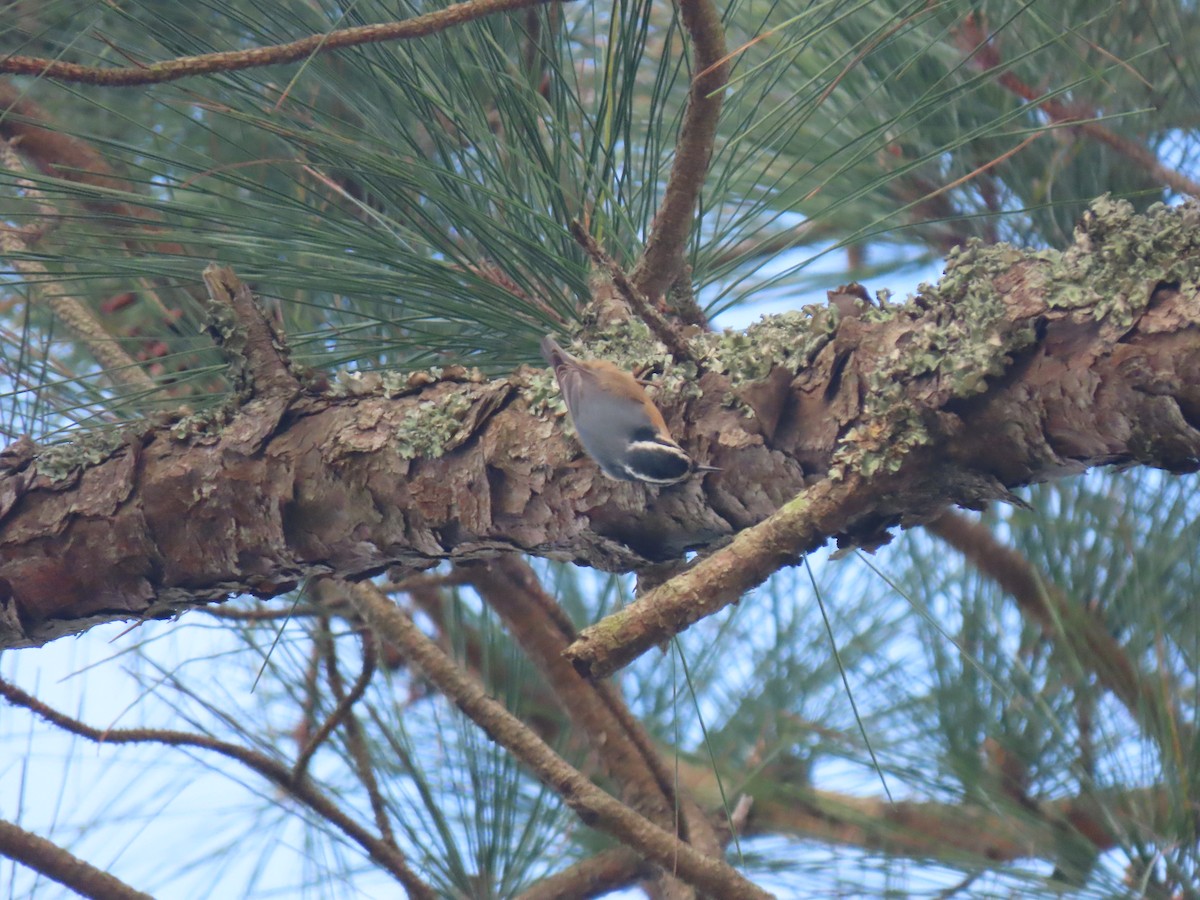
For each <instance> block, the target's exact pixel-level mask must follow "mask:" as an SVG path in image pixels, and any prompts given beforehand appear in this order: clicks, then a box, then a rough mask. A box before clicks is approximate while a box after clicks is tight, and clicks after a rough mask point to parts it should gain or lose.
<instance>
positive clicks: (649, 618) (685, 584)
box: [565, 477, 888, 678]
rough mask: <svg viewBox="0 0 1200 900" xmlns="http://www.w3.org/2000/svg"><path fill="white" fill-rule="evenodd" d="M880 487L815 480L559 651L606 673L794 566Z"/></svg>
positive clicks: (588, 672) (586, 668) (597, 674)
mask: <svg viewBox="0 0 1200 900" xmlns="http://www.w3.org/2000/svg"><path fill="white" fill-rule="evenodd" d="M887 489H888V485H887V479H881V480H880V482H873V481H870V480H865V479H861V478H857V477H852V478H848V479H846V480H844V481H840V482H838V481H833V480H826V481H823V482H821V483H820V484H818V485H816V486H815V487H813V488H810V489H809V490H808V491H806V492H804V493H803V494H801V495H800V496H798V497H796V498H795V499H794V500H792V501H791V502H790V503H788V504H786V505H785V506H784V507H783V508H782V509H781V510H779V512H777V513H775V515H773V516H771V517H770V518H769V519H767V520H766V521H765V522H763V523H761V524H759V525H755V526H754V527H753V528H749V529H747V530H745V531H743V532H741V533H740V534H738V535H737V536H736V537H735V538H734V539H733V541H732V543H730V544H729V545H727V546H725V547H722V548H721V549H720V550H718V551H717V552H716V553H714V554H712V555H711V556H709V557H706V558H705V559H702V560H700V561H699V562H698V563H696V564H695V565H694V566H692V567H691V568H690V569H688V570H687V571H685V572H683V573H681V574H679V575H677V576H675V577H674V578H672V579H671V580H670V581H668V582H666V583H665V584H663V585H660V586H659V587H657V588H654V589H653V590H651V591H649V592H648V593H646V594H644V595H643V596H641V597H639V598H638V599H637V600H635V601H634V602H633V603H631V604H629V605H628V606H626V607H624V608H623V609H620V610H618V611H617V612H615V613H611V614H610V615H608V616H606V617H605V618H603V619H601V620H600V621H599V622H597V623H596V624H595V625H592V626H590V627H588V628H585V629H583V631H581V632H580V633H579V637H578V638H577V639H576V640H575V642H574V643H572V644H571V646H570V647H568V648H567V649H566V651H565V656H566V657H567V659H569V660H570V661H571V663H572V665H574V666H575V669H576V671H578V672H579V673H580V674H581V675H583V676H584V677H585V678H605V677H607V676H609V675H611V674H612V673H613V672H615V671H617V670H618V669H620V668H622V667H624V666H627V665H628V664H629V663H631V662H633V660H635V659H637V658H638V657H639V656H641V655H642V654H643V653H645V652H646V651H647V650H649V649H650V648H651V647H655V646H657V645H659V644H661V643H662V642H663V641H664V640H666V639H667V638H669V637H671V636H672V635H675V634H678V633H679V632H681V631H683V630H684V629H685V628H688V627H690V626H691V625H694V624H695V623H696V622H698V621H700V619H702V618H704V617H705V616H711V615H712V614H713V613H715V612H718V611H719V610H722V609H724V608H725V607H726V606H728V605H729V604H731V603H736V602H737V601H738V600H740V599H741V597H742V595H743V594H744V593H745V592H746V591H748V590H750V589H751V588H754V587H757V586H758V585H760V584H762V583H763V582H764V581H766V580H767V579H768V578H770V577H771V575H773V574H774V573H775V572H776V571H778V570H779V569H780V568H783V567H784V566H789V565H793V564H794V563H795V562H796V561H797V558H798V557H800V556H801V555H803V554H804V553H807V552H808V551H810V550H813V549H815V548H816V547H817V546H819V545H820V544H822V543H824V541H825V539H826V537H827V536H828V535H831V534H837V533H838V532H839V531H842V530H844V529H846V528H847V527H848V526H849V525H850V523H851V521H852V520H853V517H854V516H855V514H858V513H861V512H862V511H863V510H864V509H865V508H867V507H868V506H869V504H870V500H871V498H872V497H874V496H875V495H876V494H877V493H880V492H883V491H886V490H887Z"/></svg>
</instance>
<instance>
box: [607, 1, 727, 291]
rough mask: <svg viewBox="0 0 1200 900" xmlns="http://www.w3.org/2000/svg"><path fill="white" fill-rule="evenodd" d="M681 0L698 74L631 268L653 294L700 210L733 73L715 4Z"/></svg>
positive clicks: (666, 281)
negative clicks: (727, 85)
mask: <svg viewBox="0 0 1200 900" xmlns="http://www.w3.org/2000/svg"><path fill="white" fill-rule="evenodd" d="M678 2H679V12H680V15H681V16H682V17H683V25H684V28H685V29H687V33H688V37H689V38H690V40H691V44H692V52H693V53H694V54H695V60H694V63H693V67H694V70H695V72H696V74H695V75H693V76H692V84H691V88H690V89H689V90H688V99H687V108H686V109H685V110H684V113H683V124H682V125H681V126H680V129H679V138H678V139H677V140H676V142H675V160H674V162H673V163H672V164H671V174H670V176H669V177H668V178H667V187H666V191H665V193H664V194H663V200H662V204H661V205H660V206H659V207H658V212H657V213H656V214H655V216H654V221H653V223H652V224H651V226H650V233H649V235H648V236H647V238H646V247H645V249H644V250H643V251H642V256H641V259H639V260H638V262H637V265H635V266H634V267H633V271H632V272H631V273H630V281H631V282H632V283H633V285H634V287H635V288H637V290H638V291H639V292H641V293H642V294H644V295H646V296H647V297H649V298H651V299H652V300H653V299H655V298H658V297H661V296H662V295H663V294H664V293H666V290H667V288H669V287H670V286H671V285H672V284H673V283H674V281H675V276H676V275H677V274H678V273H679V270H680V267H681V266H682V265H683V256H684V248H685V246H686V244H687V239H688V235H690V234H691V231H692V221H693V219H694V218H695V216H696V199H697V198H698V197H699V196H700V190H701V188H703V187H704V181H705V179H706V178H707V177H708V164H709V161H710V160H711V159H712V151H713V143H714V141H715V140H716V135H717V120H718V119H719V118H720V115H721V104H722V102H723V100H724V89H725V82H726V81H727V80H728V78H729V62H728V60H727V59H725V29H724V27H723V26H722V25H721V15H720V13H718V12H717V9H716V7H715V6H714V5H713V4H712V2H711V0H678Z"/></svg>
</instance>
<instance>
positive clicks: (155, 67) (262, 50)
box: [0, 0, 551, 87]
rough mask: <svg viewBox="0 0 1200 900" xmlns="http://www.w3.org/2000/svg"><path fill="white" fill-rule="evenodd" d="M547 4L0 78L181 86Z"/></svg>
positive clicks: (5, 66) (15, 65) (29, 60)
mask: <svg viewBox="0 0 1200 900" xmlns="http://www.w3.org/2000/svg"><path fill="white" fill-rule="evenodd" d="M547 2H551V0H470V2H468V3H455V4H454V5H452V6H448V7H446V8H445V9H441V10H438V11H436V12H431V13H426V14H425V15H421V16H414V17H413V18H411V19H404V20H403V21H400V22H385V23H383V24H379V25H362V26H360V27H358V28H343V29H340V30H337V31H330V32H326V33H325V34H314V35H310V36H309V37H306V38H302V39H301V40H298V41H292V42H291V43H288V44H278V45H276V46H274V47H257V48H254V49H251V50H230V51H226V52H224V53H206V54H204V55H202V56H184V57H180V58H179V59H171V60H167V61H165V62H158V63H151V64H150V65H146V66H129V67H127V68H104V67H96V66H81V65H78V64H76V63H69V62H62V61H61V60H56V59H42V58H39V57H32V56H9V57H6V58H4V59H0V73H3V74H8V75H32V76H34V77H35V78H45V79H51V80H54V81H67V82H79V83H82V84H95V85H104V86H106V87H129V86H131V85H139V84H161V83H163V82H165V81H176V80H178V79H180V78H190V77H192V76H194V75H208V74H210V73H212V72H236V71H239V70H241V69H255V68H260V67H262V66H277V65H281V64H283V63H291V62H296V61H298V60H301V59H307V58H309V57H311V56H316V55H317V54H320V53H328V52H329V51H331V50H340V49H342V48H343V47H354V46H358V45H360V44H379V43H383V42H385V41H397V40H410V39H412V38H420V37H427V36H428V35H431V34H436V33H437V32H439V31H446V30H448V29H450V28H454V27H456V26H458V25H462V24H464V23H465V22H470V21H472V20H474V19H480V18H483V17H484V16H490V15H492V14H493V13H498V12H508V11H510V10H514V9H524V8H525V7H528V6H537V5H541V4H543V3H547Z"/></svg>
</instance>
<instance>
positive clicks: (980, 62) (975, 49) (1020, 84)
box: [958, 15, 1200, 197]
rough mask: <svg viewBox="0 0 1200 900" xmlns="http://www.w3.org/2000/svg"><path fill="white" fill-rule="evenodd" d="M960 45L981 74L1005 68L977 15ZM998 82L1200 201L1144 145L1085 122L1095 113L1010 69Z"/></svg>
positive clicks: (1196, 187)
mask: <svg viewBox="0 0 1200 900" xmlns="http://www.w3.org/2000/svg"><path fill="white" fill-rule="evenodd" d="M958 41H959V45H960V46H961V47H962V49H963V51H964V52H965V53H967V54H968V55H970V57H971V60H972V62H973V63H974V64H975V66H976V67H977V68H979V69H980V70H981V71H984V72H987V71H991V70H992V69H999V68H1001V67H1002V66H1003V65H1004V61H1003V59H1002V58H1001V56H1000V52H999V50H998V49H997V47H996V43H995V41H993V40H991V39H989V37H988V35H987V34H986V32H985V29H984V26H983V23H982V22H981V21H980V20H979V19H978V18H976V17H975V16H974V15H970V16H968V17H967V19H966V21H965V22H964V24H963V26H962V28H961V30H960V31H959V34H958ZM1118 62H1120V60H1118ZM996 80H997V81H998V82H999V83H1000V85H1001V87H1003V88H1004V89H1005V90H1007V91H1009V92H1010V93H1012V94H1015V95H1016V96H1017V97H1020V98H1021V99H1022V100H1024V101H1026V102H1027V103H1029V104H1031V105H1035V106H1037V107H1038V109H1040V110H1042V111H1043V112H1044V113H1045V114H1046V115H1047V116H1048V117H1049V118H1050V121H1051V122H1053V123H1054V124H1055V125H1071V126H1073V127H1075V128H1078V129H1079V130H1080V131H1082V132H1083V133H1084V134H1086V135H1088V136H1089V137H1092V138H1095V139H1096V140H1098V141H1100V142H1101V143H1103V144H1107V145H1108V146H1109V147H1111V148H1112V149H1113V150H1115V151H1116V152H1117V153H1119V154H1120V155H1121V156H1124V157H1125V158H1126V159H1128V160H1129V161H1130V162H1132V163H1133V164H1134V165H1135V166H1137V167H1138V168H1139V169H1141V170H1143V171H1145V172H1148V173H1149V174H1150V175H1151V176H1153V177H1154V178H1155V179H1156V180H1158V181H1159V182H1160V183H1161V184H1163V185H1165V186H1167V187H1168V188H1170V189H1171V190H1173V191H1175V192H1176V193H1179V194H1186V195H1191V196H1193V197H1200V183H1198V182H1196V181H1193V180H1192V179H1191V178H1188V177H1187V176H1186V175H1183V174H1182V173H1180V172H1177V171H1175V170H1174V169H1170V168H1167V167H1166V166H1164V165H1163V164H1162V161H1161V160H1160V159H1159V158H1158V157H1157V156H1156V155H1155V154H1154V153H1152V152H1151V151H1150V150H1149V149H1148V148H1147V147H1146V146H1145V145H1144V144H1140V143H1138V142H1137V141H1132V140H1130V139H1129V138H1126V137H1123V136H1122V135H1119V134H1117V133H1116V132H1115V131H1113V130H1112V129H1111V128H1109V127H1107V126H1106V125H1103V124H1101V123H1100V122H1089V121H1085V120H1086V119H1088V118H1089V117H1092V116H1094V115H1095V113H1094V112H1092V111H1086V112H1085V111H1081V110H1077V109H1072V108H1070V107H1069V106H1068V105H1067V104H1065V103H1063V102H1062V101H1061V100H1059V99H1057V98H1055V97H1048V96H1046V93H1045V92H1044V91H1039V90H1037V89H1036V88H1033V87H1031V86H1030V85H1028V84H1026V83H1025V82H1024V81H1022V80H1021V78H1020V77H1019V76H1018V75H1017V74H1016V73H1015V72H1013V71H1012V70H1011V69H1008V70H1005V71H1002V72H999V73H997V76H996Z"/></svg>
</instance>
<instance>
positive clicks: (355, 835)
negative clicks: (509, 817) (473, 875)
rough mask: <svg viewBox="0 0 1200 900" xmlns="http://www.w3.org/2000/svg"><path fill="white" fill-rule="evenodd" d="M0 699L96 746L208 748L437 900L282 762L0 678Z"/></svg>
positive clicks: (397, 855)
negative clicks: (50, 698)
mask: <svg viewBox="0 0 1200 900" xmlns="http://www.w3.org/2000/svg"><path fill="white" fill-rule="evenodd" d="M0 697H4V699H6V700H7V701H8V702H9V703H11V704H13V705H14V706H20V707H23V708H25V709H27V710H29V711H30V712H32V713H33V714H34V715H36V716H38V717H39V718H42V719H44V720H45V721H47V722H49V723H50V724H51V725H54V726H56V727H58V728H61V729H63V730H64V731H67V732H69V733H71V734H74V735H77V736H79V737H82V738H85V739H86V740H89V741H92V742H93V743H96V744H165V745H167V746H169V747H196V748H198V749H201V750H210V751H212V752H214V753H218V754H220V755H221V756H224V757H226V758H227V759H232V760H234V761H235V762H239V763H241V764H242V765H244V766H245V767H246V768H248V769H250V770H251V771H253V772H257V773H258V774H259V775H261V776H262V777H263V778H265V779H267V780H268V781H270V782H271V783H272V784H274V785H276V786H278V787H279V788H281V789H282V790H284V791H286V792H287V794H288V795H289V796H290V797H292V798H293V799H295V800H297V801H298V802H300V803H303V804H304V805H305V806H307V807H308V808H309V809H311V810H312V811H313V812H314V813H316V814H317V815H318V816H320V817H321V818H322V819H324V820H325V821H326V822H328V823H329V824H330V825H332V826H333V827H335V828H337V829H338V830H339V831H341V832H342V833H343V834H344V835H346V837H348V838H349V839H350V840H352V841H354V842H355V843H356V844H358V845H359V846H360V847H362V848H363V850H365V851H366V852H367V854H368V855H369V856H370V857H371V859H373V860H375V862H377V863H379V864H380V865H381V866H383V868H384V869H386V870H387V871H388V872H390V873H391V874H392V875H393V876H394V877H395V878H396V880H397V881H399V882H400V883H401V884H402V885H404V887H405V889H406V890H407V891H408V893H409V896H410V897H414V898H418V900H436V895H435V894H434V892H433V890H432V889H431V888H430V887H429V886H428V885H426V884H425V883H424V882H423V881H421V880H420V879H419V878H418V877H417V876H416V873H414V872H413V871H412V870H411V869H410V868H409V867H408V863H407V862H406V860H405V859H404V855H403V854H402V853H401V852H400V851H399V850H397V849H396V848H395V847H394V846H391V845H390V844H388V843H387V842H386V841H383V840H380V839H379V838H377V837H375V836H374V835H372V834H371V833H370V832H368V831H367V830H366V829H365V828H363V827H362V826H361V825H359V824H358V823H357V822H355V821H354V820H353V819H351V818H350V817H349V816H347V815H346V814H345V813H344V812H342V810H341V809H339V808H338V807H337V806H336V805H335V804H334V803H333V801H331V800H330V799H329V798H328V797H327V796H325V794H324V793H322V792H321V791H320V790H318V789H317V787H316V786H315V785H314V784H313V783H312V782H311V781H309V780H308V779H307V778H303V777H301V778H297V777H296V776H295V775H294V774H293V772H292V770H291V769H290V768H288V767H287V766H286V765H284V764H283V763H282V762H279V761H277V760H274V759H271V758H270V757H268V756H265V755H263V754H262V753H258V752H256V751H254V750H251V749H249V748H248V747H242V746H239V745H237V744H231V743H229V742H227V741H222V740H218V739H217V738H213V737H209V736H208V735H204V734H191V733H189V732H186V731H171V730H166V729H159V728H118V729H108V730H104V731H102V730H100V729H98V728H93V727H91V726H90V725H86V724H84V723H83V722H80V721H79V720H78V719H73V718H71V717H70V716H67V715H64V714H63V713H61V712H59V711H58V710H56V709H53V708H51V707H49V706H47V705H46V704H44V703H42V702H41V701H40V700H38V699H37V698H36V697H33V696H32V695H30V694H27V693H25V691H23V690H21V689H20V688H19V687H17V686H16V685H14V684H10V683H8V682H7V681H4V680H3V679H0Z"/></svg>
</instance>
